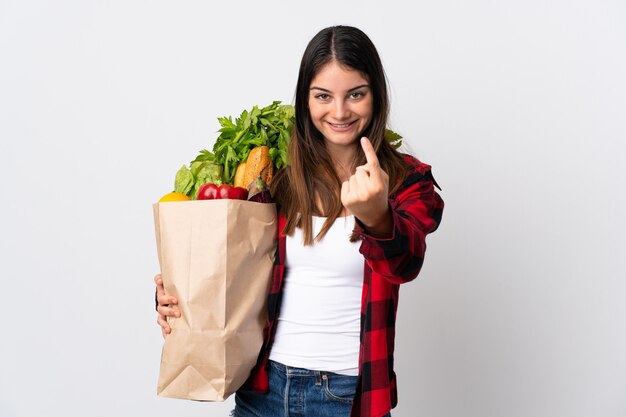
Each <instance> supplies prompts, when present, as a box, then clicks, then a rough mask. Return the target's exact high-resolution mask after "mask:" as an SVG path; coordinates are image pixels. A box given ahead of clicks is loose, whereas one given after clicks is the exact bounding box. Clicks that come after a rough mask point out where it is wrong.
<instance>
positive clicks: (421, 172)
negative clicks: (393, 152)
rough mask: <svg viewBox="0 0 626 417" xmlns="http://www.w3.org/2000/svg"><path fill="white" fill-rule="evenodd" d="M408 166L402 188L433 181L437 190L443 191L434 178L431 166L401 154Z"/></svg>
mask: <svg viewBox="0 0 626 417" xmlns="http://www.w3.org/2000/svg"><path fill="white" fill-rule="evenodd" d="M401 155H402V159H403V160H404V163H405V164H406V175H405V176H404V179H403V180H402V186H401V188H408V187H410V186H412V185H414V184H416V183H419V182H422V181H431V182H432V183H433V184H434V185H435V186H436V187H437V188H439V189H441V188H440V187H439V185H438V184H437V182H436V181H435V179H434V178H433V174H432V168H431V166H430V165H428V164H426V163H424V162H422V161H420V160H419V159H417V158H416V157H414V156H412V155H409V154H404V153H403V154H401Z"/></svg>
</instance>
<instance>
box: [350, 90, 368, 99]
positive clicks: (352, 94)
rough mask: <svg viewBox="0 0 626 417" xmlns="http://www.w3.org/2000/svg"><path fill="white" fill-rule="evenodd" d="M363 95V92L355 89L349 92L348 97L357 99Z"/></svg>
mask: <svg viewBox="0 0 626 417" xmlns="http://www.w3.org/2000/svg"><path fill="white" fill-rule="evenodd" d="M363 96H365V93H364V92H362V91H355V92H353V93H350V98H351V99H352V100H358V99H360V98H362V97H363Z"/></svg>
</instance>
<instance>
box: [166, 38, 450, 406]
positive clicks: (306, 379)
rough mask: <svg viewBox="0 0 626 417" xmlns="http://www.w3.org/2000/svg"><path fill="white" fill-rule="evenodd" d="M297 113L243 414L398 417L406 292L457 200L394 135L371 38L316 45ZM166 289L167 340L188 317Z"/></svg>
mask: <svg viewBox="0 0 626 417" xmlns="http://www.w3.org/2000/svg"><path fill="white" fill-rule="evenodd" d="M295 109H296V125H295V128H294V132H293V135H292V139H291V142H290V145H289V146H290V149H289V152H290V155H289V156H290V158H289V161H290V162H289V166H288V167H286V168H285V169H283V170H281V171H280V172H279V173H277V175H276V177H275V178H274V180H273V181H272V185H271V189H272V194H273V196H274V198H275V200H276V202H277V204H278V207H279V231H280V232H281V233H280V234H279V237H278V251H277V262H276V264H275V272H274V278H273V283H272V290H271V293H270V295H269V300H268V312H269V321H268V325H267V327H266V332H265V334H266V337H265V341H264V344H263V347H262V349H261V352H260V355H259V360H258V363H257V365H256V367H255V369H254V370H253V372H252V375H251V377H250V379H249V380H248V382H247V383H246V385H245V386H244V387H242V388H241V389H240V390H239V391H238V392H237V394H236V397H235V402H236V407H235V410H234V415H235V416H236V417H247V416H271V417H276V416H286V415H290V416H293V415H298V416H300V415H303V416H316V417H317V416H333V417H337V416H348V415H350V416H353V417H354V416H384V415H388V413H389V411H390V410H391V409H392V408H393V407H395V405H396V403H397V391H396V378H395V373H394V370H393V349H394V335H395V316H396V310H397V301H398V289H399V284H401V283H404V282H408V281H410V280H412V279H414V278H415V277H416V276H417V274H418V273H419V270H420V268H421V266H422V262H423V257H424V252H425V248H426V246H425V237H426V235H427V234H428V233H430V232H433V231H435V230H436V229H437V227H438V225H439V222H440V220H441V215H442V211H443V201H442V200H441V198H440V197H439V195H438V194H437V193H436V192H435V190H434V186H435V185H436V183H435V181H434V179H433V177H432V175H431V172H430V167H429V166H428V165H426V164H423V163H421V162H419V161H418V160H416V159H415V158H413V157H411V156H408V155H403V154H400V153H398V152H397V151H396V150H395V149H394V148H393V147H392V146H391V145H390V144H389V142H388V141H387V140H386V139H385V130H386V126H387V116H388V113H389V100H388V93H387V86H386V81H385V74H384V71H383V67H382V64H381V60H380V57H379V56H378V53H377V51H376V48H375V47H374V45H373V44H372V42H371V41H370V39H369V38H368V37H367V35H365V34H364V33H363V32H362V31H360V30H359V29H356V28H353V27H346V26H335V27H329V28H326V29H324V30H322V31H321V32H319V33H318V34H317V35H316V36H315V37H314V38H313V39H312V40H311V41H310V43H309V45H308V46H307V48H306V50H305V52H304V56H303V58H302V62H301V65H300V72H299V77H298V83H297V87H296V102H295ZM287 254H289V256H287ZM155 281H156V282H157V299H158V304H159V306H158V308H157V310H158V312H159V319H158V322H159V324H160V325H161V327H162V330H163V333H164V335H165V334H167V333H169V332H170V328H169V326H168V324H167V321H166V317H167V316H177V317H178V316H179V315H180V313H179V312H178V311H177V310H176V308H175V307H174V306H172V305H170V304H175V303H176V300H174V299H173V298H172V297H170V296H168V295H167V294H165V293H164V290H163V286H162V281H161V278H160V276H158V275H157V277H156V278H155Z"/></svg>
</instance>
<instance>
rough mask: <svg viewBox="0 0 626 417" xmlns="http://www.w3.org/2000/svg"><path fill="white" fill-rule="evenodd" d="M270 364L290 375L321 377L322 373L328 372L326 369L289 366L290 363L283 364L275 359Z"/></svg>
mask: <svg viewBox="0 0 626 417" xmlns="http://www.w3.org/2000/svg"><path fill="white" fill-rule="evenodd" d="M269 363H270V366H273V367H274V369H276V370H278V371H279V372H281V373H282V374H284V375H289V376H295V375H297V376H317V377H319V376H320V375H322V374H326V373H327V372H324V371H315V370H312V369H305V368H298V367H295V366H288V365H283V364H282V363H280V362H276V361H273V360H270V361H269Z"/></svg>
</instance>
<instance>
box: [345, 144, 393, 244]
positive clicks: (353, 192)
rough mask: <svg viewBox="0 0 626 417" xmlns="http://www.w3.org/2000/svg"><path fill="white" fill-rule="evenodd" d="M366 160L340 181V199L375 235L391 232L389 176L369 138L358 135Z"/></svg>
mask: <svg viewBox="0 0 626 417" xmlns="http://www.w3.org/2000/svg"><path fill="white" fill-rule="evenodd" d="M361 146H362V147H363V152H364V153H365V159H366V161H367V162H366V163H365V165H361V166H358V167H356V172H355V173H354V175H352V176H351V177H350V178H349V179H348V181H344V183H343V184H342V185H341V202H342V204H343V205H344V207H345V208H346V209H348V210H349V211H350V212H351V213H352V214H354V216H355V217H356V218H358V219H359V220H360V221H361V223H362V224H363V225H364V226H365V228H366V231H367V232H368V233H370V234H371V235H373V236H376V237H384V236H388V235H391V228H392V227H393V224H392V219H391V213H390V212H389V201H388V196H387V194H388V192H389V176H388V175H387V173H386V172H385V171H383V169H382V168H381V167H380V163H379V162H378V157H377V156H376V152H375V151H374V148H373V147H372V144H371V143H370V141H369V139H368V138H366V137H363V138H361Z"/></svg>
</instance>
